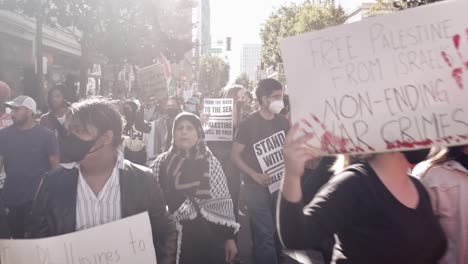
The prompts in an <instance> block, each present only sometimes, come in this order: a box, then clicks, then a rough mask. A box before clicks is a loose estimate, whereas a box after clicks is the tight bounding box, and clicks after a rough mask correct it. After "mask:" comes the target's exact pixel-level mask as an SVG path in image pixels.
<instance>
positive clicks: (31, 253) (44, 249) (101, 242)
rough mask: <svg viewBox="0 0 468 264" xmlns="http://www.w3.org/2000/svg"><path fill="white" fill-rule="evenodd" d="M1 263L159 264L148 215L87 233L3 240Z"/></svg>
mask: <svg viewBox="0 0 468 264" xmlns="http://www.w3.org/2000/svg"><path fill="white" fill-rule="evenodd" d="M0 263H15V264H31V263H41V264H59V263H60V264H101V263H107V264H111V263H145V264H156V253H155V250H154V246H153V237H152V233H151V225H150V220H149V216H148V213H142V214H139V215H135V216H132V217H128V218H125V219H122V220H120V221H116V222H112V223H109V224H106V225H103V226H99V227H95V228H91V229H87V230H84V231H80V232H76V233H72V234H68V235H62V236H56V237H50V238H43V239H29V240H0Z"/></svg>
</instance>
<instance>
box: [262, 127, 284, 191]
mask: <svg viewBox="0 0 468 264" xmlns="http://www.w3.org/2000/svg"><path fill="white" fill-rule="evenodd" d="M285 140H286V134H285V133H284V131H280V132H278V133H276V134H274V135H272V136H270V137H268V138H265V139H263V140H261V141H259V142H257V143H255V144H254V151H255V154H256V155H257V159H258V162H259V164H260V166H261V167H262V171H263V173H264V174H266V175H268V176H270V177H271V183H270V185H269V186H268V189H269V190H270V192H271V193H273V192H275V191H277V190H279V188H280V184H281V179H283V176H284V158H283V144H284V141H285Z"/></svg>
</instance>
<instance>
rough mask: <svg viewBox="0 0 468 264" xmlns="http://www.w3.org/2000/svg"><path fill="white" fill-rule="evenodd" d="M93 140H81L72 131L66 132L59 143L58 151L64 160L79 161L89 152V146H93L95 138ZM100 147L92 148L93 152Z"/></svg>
mask: <svg viewBox="0 0 468 264" xmlns="http://www.w3.org/2000/svg"><path fill="white" fill-rule="evenodd" d="M98 138H99V137H97V138H96V139H93V140H89V141H86V140H82V139H80V138H79V137H77V136H75V135H74V134H73V133H67V134H66V135H65V136H64V137H63V140H62V142H61V144H60V151H61V153H62V155H63V157H64V158H65V160H66V162H80V161H82V160H83V159H84V158H85V156H86V155H87V154H89V153H92V152H89V151H90V150H91V148H93V146H94V144H95V143H96V141H97V139H98ZM99 149H101V148H98V149H96V150H94V151H93V152H96V151H98V150H99Z"/></svg>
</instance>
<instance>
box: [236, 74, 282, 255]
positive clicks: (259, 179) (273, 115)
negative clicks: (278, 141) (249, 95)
mask: <svg viewBox="0 0 468 264" xmlns="http://www.w3.org/2000/svg"><path fill="white" fill-rule="evenodd" d="M256 96H257V99H258V101H259V102H260V103H261V106H260V110H259V111H258V112H255V113H253V114H252V115H250V116H249V117H248V118H247V119H245V120H243V121H242V122H241V123H240V124H239V127H238V129H237V132H236V136H235V140H234V143H233V147H232V153H231V158H232V161H233V162H234V164H235V165H236V166H237V167H238V168H239V170H240V171H241V172H242V174H243V176H244V177H243V178H244V191H245V197H244V199H245V202H246V205H247V209H248V212H249V215H250V222H251V229H252V232H253V238H254V250H253V253H254V258H255V263H257V264H264V263H265V264H276V263H278V254H277V246H276V242H275V221H274V207H275V206H274V200H275V199H274V194H273V195H272V194H271V193H270V190H269V189H268V186H269V185H270V183H271V181H272V178H271V177H270V176H269V175H266V174H265V173H263V171H262V168H261V165H260V163H259V162H258V159H257V156H256V153H255V150H254V144H256V143H257V142H260V141H262V140H264V139H267V138H269V137H271V136H272V135H274V134H276V133H278V132H281V131H283V132H284V133H285V134H286V133H287V132H288V130H289V122H288V120H286V118H284V117H283V116H280V115H278V114H279V112H280V111H281V110H282V109H283V107H284V103H283V87H282V85H281V84H280V83H279V82H278V81H276V80H274V79H264V80H261V81H260V82H259V84H258V88H257V90H256Z"/></svg>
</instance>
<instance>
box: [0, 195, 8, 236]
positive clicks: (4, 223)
mask: <svg viewBox="0 0 468 264" xmlns="http://www.w3.org/2000/svg"><path fill="white" fill-rule="evenodd" d="M10 238H11V232H10V228H9V227H8V218H7V214H6V207H5V204H4V203H3V199H2V198H1V197H0V239H10Z"/></svg>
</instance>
